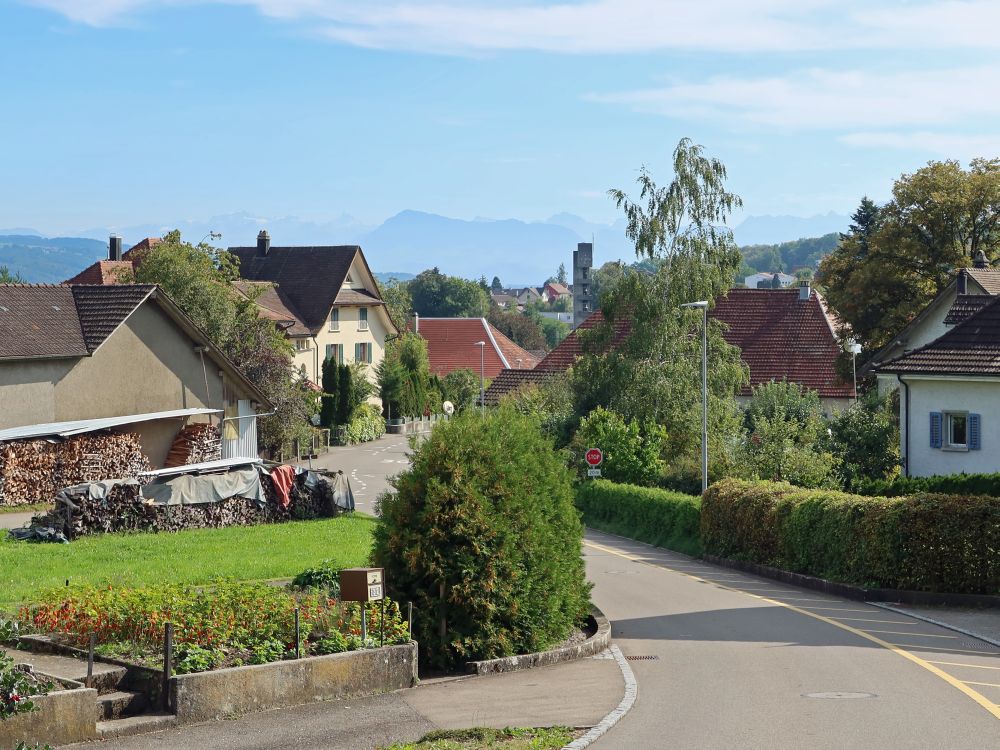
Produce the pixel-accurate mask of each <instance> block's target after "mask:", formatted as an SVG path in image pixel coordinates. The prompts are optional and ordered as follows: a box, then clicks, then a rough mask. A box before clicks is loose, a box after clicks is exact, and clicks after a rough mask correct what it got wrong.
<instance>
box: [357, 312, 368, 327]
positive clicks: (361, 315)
mask: <svg viewBox="0 0 1000 750" xmlns="http://www.w3.org/2000/svg"><path fill="white" fill-rule="evenodd" d="M358 330H359V331H367V330H368V308H367V307H359V308H358Z"/></svg>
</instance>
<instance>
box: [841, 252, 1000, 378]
mask: <svg viewBox="0 0 1000 750" xmlns="http://www.w3.org/2000/svg"><path fill="white" fill-rule="evenodd" d="M998 295H1000V269H996V268H992V267H990V266H989V265H988V263H987V262H986V257H985V255H980V257H978V258H976V260H975V262H974V263H973V266H972V267H971V268H962V269H959V270H958V271H957V272H956V274H955V278H954V279H953V280H952V281H951V283H950V284H948V286H946V287H945V288H944V289H943V290H942V291H941V293H940V294H939V295H938V296H937V297H935V298H934V299H933V300H931V302H930V303H929V304H928V305H927V307H925V308H924V309H923V310H921V311H920V313H919V314H918V315H917V316H916V317H915V318H914V319H913V320H911V321H910V322H909V323H908V324H907V325H906V327H905V328H903V330H901V331H900V332H899V333H898V334H897V335H896V336H894V337H893V339H892V341H890V342H889V343H888V344H886V345H885V346H884V347H882V348H881V349H880V350H879V351H877V352H875V354H873V355H872V356H871V357H870V358H869V360H868V362H866V363H865V365H864V366H863V367H861V368H860V369H859V370H858V377H867V376H869V375H873V374H877V370H878V369H879V368H880V366H881V365H883V364H885V363H887V362H891V361H892V360H895V359H898V358H899V357H901V356H903V355H904V354H906V353H907V352H911V351H914V350H915V349H919V348H920V347H922V346H926V345H927V344H929V343H931V342H932V341H935V340H937V339H938V338H940V337H941V336H943V335H944V334H946V333H947V332H948V331H949V330H951V328H952V327H953V326H955V325H957V324H958V323H961V322H962V321H963V320H964V319H965V318H967V317H968V316H969V315H971V314H972V313H973V312H975V311H976V310H978V309H980V308H982V307H983V306H984V305H985V304H987V303H988V302H989V301H990V300H992V299H993V298H995V297H997V296H998ZM878 385H879V391H880V392H882V393H885V392H888V391H891V390H895V389H896V388H897V387H898V383H897V382H896V379H895V378H894V377H891V376H890V375H888V374H885V373H883V374H882V375H880V376H878Z"/></svg>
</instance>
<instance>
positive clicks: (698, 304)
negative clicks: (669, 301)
mask: <svg viewBox="0 0 1000 750" xmlns="http://www.w3.org/2000/svg"><path fill="white" fill-rule="evenodd" d="M681 307H696V308H698V309H699V310H702V309H704V308H706V307H708V300H704V299H703V300H699V301H698V302H685V303H684V304H683V305H681Z"/></svg>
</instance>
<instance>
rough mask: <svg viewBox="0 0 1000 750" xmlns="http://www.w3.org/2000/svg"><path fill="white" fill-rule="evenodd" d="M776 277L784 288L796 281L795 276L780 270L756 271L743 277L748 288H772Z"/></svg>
mask: <svg viewBox="0 0 1000 750" xmlns="http://www.w3.org/2000/svg"><path fill="white" fill-rule="evenodd" d="M775 277H777V278H778V281H779V282H781V287H782V289H784V288H785V287H789V286H791V285H792V284H793V283H795V277H794V276H789V275H788V274H787V273H781V272H780V271H779V272H776V273H764V272H761V273H755V274H753V275H752V276H747V277H746V278H745V279H743V283H744V284H746V287H747V289H772V288H773V284H774V278H775ZM761 282H763V284H764V285H763V287H762V286H761Z"/></svg>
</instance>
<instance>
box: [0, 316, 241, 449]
mask: <svg viewBox="0 0 1000 750" xmlns="http://www.w3.org/2000/svg"><path fill="white" fill-rule="evenodd" d="M195 346H196V343H195V342H194V341H193V340H192V339H191V338H189V337H188V336H187V334H185V333H184V332H183V331H182V330H181V329H179V328H178V327H177V326H176V325H175V324H174V322H173V321H172V320H171V319H170V318H169V317H168V316H167V315H166V313H164V312H163V311H162V310H160V308H159V307H158V306H157V305H156V303H155V302H152V301H149V302H146V303H144V304H143V305H142V306H140V307H139V308H138V309H137V310H136V311H135V312H134V313H133V314H132V316H131V317H130V318H129V319H128V320H127V321H125V323H124V324H122V325H121V326H119V328H118V330H116V331H115V332H114V333H113V334H112V335H111V336H110V337H108V339H107V340H106V341H105V342H104V343H103V344H102V345H101V346H100V347H99V348H98V349H97V351H95V352H94V354H93V355H92V356H90V357H81V358H79V359H65V360H47V361H34V362H31V361H28V362H18V363H3V362H0V429H3V428H7V427H20V426H24V425H32V424H40V423H45V422H64V421H69V420H75V419H97V418H101V417H119V416H127V415H130V414H146V413H149V412H158V411H171V410H174V409H191V408H204V407H208V408H213V409H222V408H224V403H223V377H222V376H221V375H220V371H219V367H218V365H217V364H215V363H213V362H212V360H211V359H210V358H209V357H208V356H206V357H205V368H204V369H202V362H201V356H200V355H199V354H198V353H197V352H195V350H194V349H195ZM206 374H207V377H208V394H209V398H206V393H205V378H206ZM235 393H236V394H237V395H238V396H239V395H240V394H239V391H238V390H235ZM242 397H243V398H249V396H248V395H247V394H242ZM192 419H193V420H195V421H198V420H202V421H204V420H205V419H207V417H200V418H199V417H195V418H192ZM215 419H217V417H215ZM183 425H184V422H183V421H182V420H180V419H171V420H163V421H158V422H148V423H144V424H137V425H134V426H129V427H125V428H123V429H127V430H129V431H132V432H137V433H138V434H139V435H140V438H141V439H142V441H143V449H144V450H145V451H146V455H147V456H148V457H149V459H150V461H151V462H152V463H153V465H154V466H158V465H160V464H161V463H162V461H163V459H164V458H165V456H166V453H167V451H168V449H169V448H170V444H171V442H172V441H173V438H174V436H175V435H176V434H177V431H178V430H179V429H180V428H181V427H182V426H183Z"/></svg>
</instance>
